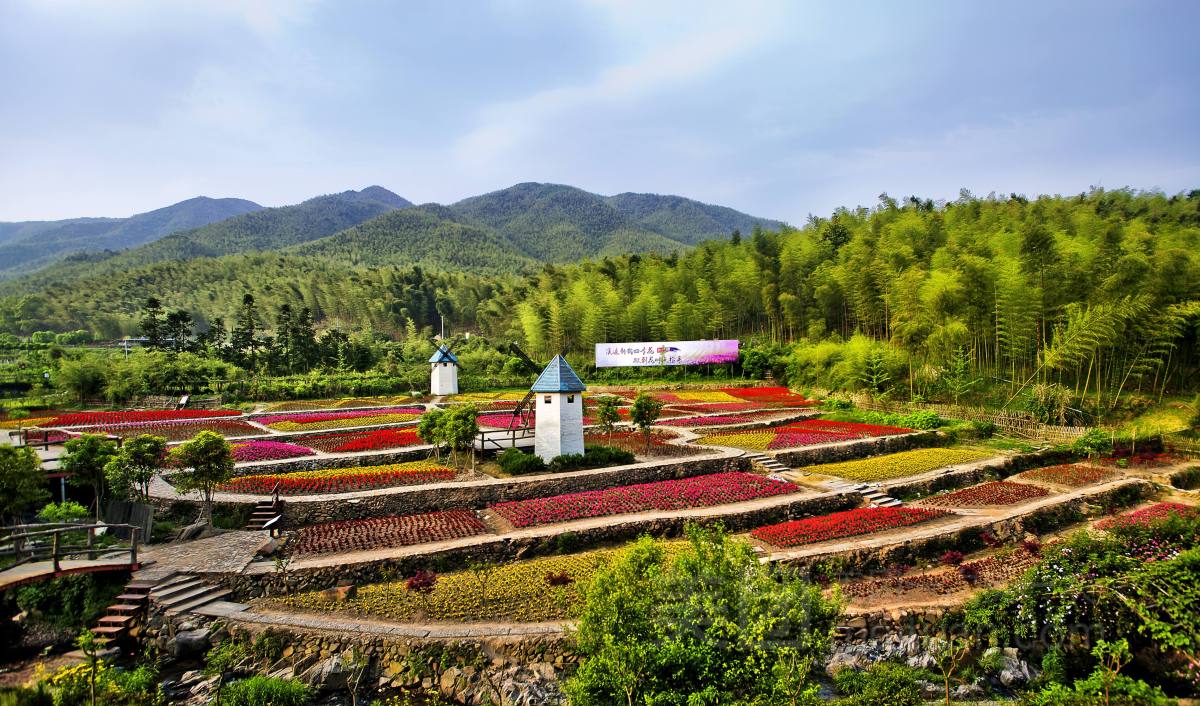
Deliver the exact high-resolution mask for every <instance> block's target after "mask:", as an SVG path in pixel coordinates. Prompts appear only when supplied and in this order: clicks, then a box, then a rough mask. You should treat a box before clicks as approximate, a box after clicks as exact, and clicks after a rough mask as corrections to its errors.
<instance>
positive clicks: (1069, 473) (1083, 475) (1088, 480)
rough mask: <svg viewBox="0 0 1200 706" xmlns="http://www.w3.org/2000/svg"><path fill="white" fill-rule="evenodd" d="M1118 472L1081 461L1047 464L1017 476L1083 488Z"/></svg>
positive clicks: (1065, 486)
mask: <svg viewBox="0 0 1200 706" xmlns="http://www.w3.org/2000/svg"><path fill="white" fill-rule="evenodd" d="M1115 477H1116V474H1115V473H1114V472H1113V471H1111V470H1109V469H1107V468H1100V467H1098V466H1087V465H1083V464H1079V463H1070V464H1062V465H1058V466H1047V467H1045V468H1035V469H1033V470H1032V471H1025V472H1024V473H1021V474H1019V475H1017V476H1016V477H1015V478H1016V479H1019V480H1030V481H1034V482H1035V483H1048V484H1050V485H1057V486H1061V487H1064V488H1082V487H1083V486H1085V485H1094V484H1096V483H1101V482H1104V481H1108V480H1112V479H1113V478H1115Z"/></svg>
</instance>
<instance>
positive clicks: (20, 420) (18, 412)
mask: <svg viewBox="0 0 1200 706" xmlns="http://www.w3.org/2000/svg"><path fill="white" fill-rule="evenodd" d="M1197 399H1200V398H1197ZM26 419H29V410H27V409H24V408H21V409H14V410H13V411H11V412H9V413H8V420H9V421H11V422H16V423H17V431H21V430H23V429H24V428H25V420H26Z"/></svg>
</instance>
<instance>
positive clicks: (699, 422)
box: [663, 414, 754, 427]
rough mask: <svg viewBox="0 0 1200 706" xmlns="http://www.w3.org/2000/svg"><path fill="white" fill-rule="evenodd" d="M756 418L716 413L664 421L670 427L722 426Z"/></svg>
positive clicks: (746, 421)
mask: <svg viewBox="0 0 1200 706" xmlns="http://www.w3.org/2000/svg"><path fill="white" fill-rule="evenodd" d="M753 421H754V418H753V417H750V416H742V417H736V416H729V415H720V414H719V415H714V416H711V417H684V418H682V419H672V420H669V421H665V422H663V424H665V425H667V426H669V427H706V426H721V425H725V424H748V423H750V422H753Z"/></svg>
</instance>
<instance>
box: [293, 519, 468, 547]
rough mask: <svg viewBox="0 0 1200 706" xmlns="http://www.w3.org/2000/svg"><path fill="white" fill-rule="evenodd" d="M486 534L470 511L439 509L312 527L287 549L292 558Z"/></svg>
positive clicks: (306, 528)
mask: <svg viewBox="0 0 1200 706" xmlns="http://www.w3.org/2000/svg"><path fill="white" fill-rule="evenodd" d="M487 531H488V529H487V526H486V525H484V524H483V522H482V521H480V519H479V518H478V517H476V516H475V513H474V512H472V511H470V510H443V511H441V512H427V513H423V514H420V515H393V516H391V517H373V518H370V519H365V520H346V521H342V522H326V523H323V524H319V525H312V526H311V527H305V528H304V529H302V530H300V532H299V533H298V534H297V536H296V537H295V538H294V539H293V540H292V541H291V542H289V543H288V549H289V550H290V551H291V553H292V555H293V556H311V555H314V554H329V553H333V552H353V551H362V550H367V549H383V548H386V547H404V546H408V545H410V544H424V543H426V542H441V541H445V540H448V539H458V538H460V537H471V536H474V535H477V534H486V533H487Z"/></svg>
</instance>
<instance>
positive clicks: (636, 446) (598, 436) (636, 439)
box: [583, 429, 703, 458]
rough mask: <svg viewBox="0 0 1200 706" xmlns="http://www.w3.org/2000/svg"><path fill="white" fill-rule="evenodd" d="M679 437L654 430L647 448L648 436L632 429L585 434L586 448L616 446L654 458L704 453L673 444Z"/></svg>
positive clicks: (594, 431) (667, 432) (596, 431)
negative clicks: (609, 432)
mask: <svg viewBox="0 0 1200 706" xmlns="http://www.w3.org/2000/svg"><path fill="white" fill-rule="evenodd" d="M678 438H679V437H678V436H677V435H676V434H674V433H673V432H669V431H662V430H658V429H654V430H652V431H651V432H650V448H649V449H647V448H646V435H645V434H643V433H642V432H640V431H636V430H632V429H621V430H618V431H614V432H613V433H611V434H606V433H605V432H602V431H599V430H597V429H592V430H589V431H586V432H584V435H583V443H584V445H585V446H614V447H616V448H618V449H624V450H626V451H628V452H630V453H632V454H634V455H637V456H641V457H654V458H678V457H682V456H694V455H696V454H699V453H701V452H702V451H703V449H699V448H696V447H695V446H691V445H680V444H676V443H672V442H674V441H675V440H677V439H678Z"/></svg>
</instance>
